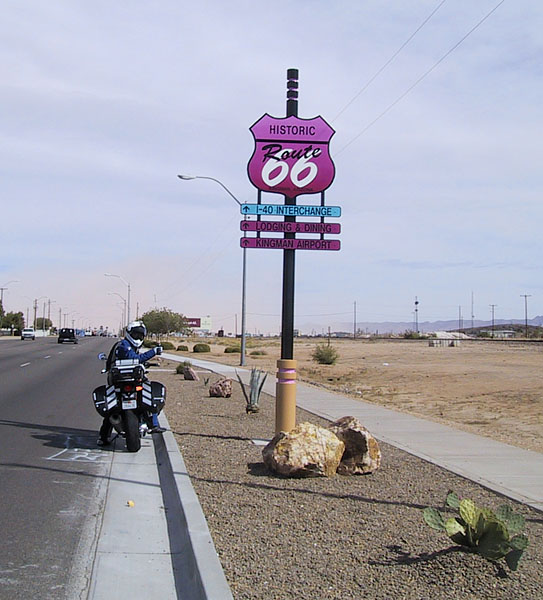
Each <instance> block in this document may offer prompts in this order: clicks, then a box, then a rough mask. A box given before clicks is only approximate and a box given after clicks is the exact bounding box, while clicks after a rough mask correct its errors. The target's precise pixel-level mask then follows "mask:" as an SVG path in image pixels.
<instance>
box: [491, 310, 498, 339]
mask: <svg viewBox="0 0 543 600" xmlns="http://www.w3.org/2000/svg"><path fill="white" fill-rule="evenodd" d="M496 306H498V305H497V304H491V305H490V308H491V309H492V337H493V338H494V309H495V308H496Z"/></svg>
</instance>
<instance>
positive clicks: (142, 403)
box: [92, 352, 166, 452]
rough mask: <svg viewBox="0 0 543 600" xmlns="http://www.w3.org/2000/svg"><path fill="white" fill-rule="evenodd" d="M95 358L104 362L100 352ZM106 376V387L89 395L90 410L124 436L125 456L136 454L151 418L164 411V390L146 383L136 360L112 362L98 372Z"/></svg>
mask: <svg viewBox="0 0 543 600" xmlns="http://www.w3.org/2000/svg"><path fill="white" fill-rule="evenodd" d="M98 358H99V359H101V360H107V356H106V355H105V354H104V353H103V352H102V353H100V354H99V355H98ZM108 362H109V361H108ZM108 366H109V365H108ZM106 372H107V374H108V377H107V385H101V386H99V387H97V388H96V389H95V390H94V391H93V393H92V397H93V400H94V406H95V408H96V411H97V412H98V414H99V415H100V416H101V417H104V418H109V421H110V423H111V425H112V426H113V428H114V429H115V430H116V431H117V433H118V434H120V435H122V436H124V438H125V440H126V449H127V450H128V452H137V451H138V450H139V449H140V447H141V438H142V437H144V436H145V435H146V434H147V433H148V431H149V429H150V426H152V423H151V414H152V413H155V414H158V413H159V412H160V411H161V410H162V408H163V407H164V403H165V401H166V388H165V386H164V385H162V384H161V383H159V382H158V381H149V380H148V379H147V371H146V369H145V366H144V365H142V364H141V363H140V362H139V361H138V360H137V359H124V360H115V361H112V362H111V366H110V367H109V369H103V370H102V373H106Z"/></svg>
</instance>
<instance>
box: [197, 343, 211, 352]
mask: <svg viewBox="0 0 543 600" xmlns="http://www.w3.org/2000/svg"><path fill="white" fill-rule="evenodd" d="M192 351H193V352H211V348H210V347H209V344H194V348H193V349H192Z"/></svg>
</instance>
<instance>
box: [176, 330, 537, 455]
mask: <svg viewBox="0 0 543 600" xmlns="http://www.w3.org/2000/svg"><path fill="white" fill-rule="evenodd" d="M200 341H202V340H189V341H188V342H187V341H182V342H180V341H176V342H175V343H176V345H178V344H181V343H183V344H186V345H187V346H188V347H189V352H180V353H179V354H182V355H184V356H186V357H187V359H189V360H190V359H191V358H202V359H206V360H207V359H208V360H215V361H218V362H221V363H224V364H230V365H239V362H240V355H239V354H236V353H233V354H230V353H225V347H226V346H228V345H233V344H236V341H235V340H226V339H225V340H219V339H216V340H212V341H211V342H208V343H210V345H211V352H210V353H205V354H195V353H193V352H192V348H193V346H194V344H195V343H196V342H200ZM217 342H220V343H217ZM237 343H239V340H238V341H237ZM317 343H319V342H318V341H315V340H308V339H298V340H296V342H295V347H294V358H295V359H296V360H297V361H298V378H299V379H300V380H302V381H304V382H308V383H313V384H316V385H322V386H325V387H326V388H327V389H329V390H332V391H336V392H339V393H342V394H347V395H349V396H352V397H354V398H359V399H361V400H365V401H367V402H374V403H376V404H380V405H383V406H387V407H389V408H392V409H394V410H399V411H404V412H408V413H411V414H414V415H418V416H421V417H424V418H426V419H431V420H435V421H439V422H443V423H447V424H449V425H452V426H454V427H457V428H459V429H463V430H465V431H470V432H472V433H476V434H479V435H485V436H487V437H491V438H493V439H496V440H499V441H502V442H505V443H508V444H512V445H515V446H519V447H522V448H526V449H529V450H535V451H537V452H543V369H542V362H543V344H538V343H531V344H529V343H520V342H519V343H511V342H494V341H484V342H483V341H480V342H475V341H464V340H463V341H461V342H460V345H459V346H456V347H430V346H429V344H428V341H427V340H377V341H373V340H341V339H337V340H332V341H331V344H332V345H333V346H334V347H335V348H336V349H337V351H338V353H339V359H338V361H337V363H336V364H335V365H330V366H328V365H319V364H317V363H316V362H315V361H314V360H312V358H311V355H312V353H313V351H314V349H315V346H316V344H317ZM320 343H327V342H326V340H324V341H323V340H320ZM254 352H265V354H260V355H251V354H252V353H254ZM278 358H280V340H278V339H272V340H268V339H263V340H257V339H250V340H249V341H248V347H247V358H246V365H247V367H253V366H256V367H258V368H260V369H263V370H266V371H269V372H270V373H272V374H273V375H274V374H275V372H276V361H277V359H278Z"/></svg>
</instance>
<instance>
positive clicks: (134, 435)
mask: <svg viewBox="0 0 543 600" xmlns="http://www.w3.org/2000/svg"><path fill="white" fill-rule="evenodd" d="M123 426H124V434H125V437H126V449H127V450H128V452H137V451H138V450H139V449H140V448H141V439H140V423H139V419H138V415H137V414H136V413H135V412H134V411H133V410H125V411H123Z"/></svg>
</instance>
